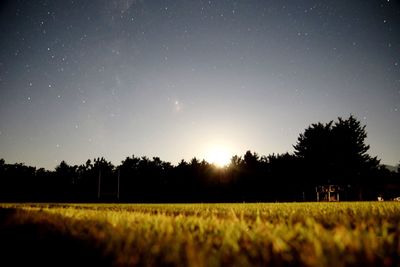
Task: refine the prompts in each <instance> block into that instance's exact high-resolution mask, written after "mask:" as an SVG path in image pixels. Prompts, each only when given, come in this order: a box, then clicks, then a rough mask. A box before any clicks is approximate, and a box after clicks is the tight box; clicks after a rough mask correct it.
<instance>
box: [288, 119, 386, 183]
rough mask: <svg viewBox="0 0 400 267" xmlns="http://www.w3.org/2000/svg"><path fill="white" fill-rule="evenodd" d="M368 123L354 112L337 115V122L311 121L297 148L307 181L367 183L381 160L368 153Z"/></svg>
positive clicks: (301, 135) (299, 139) (298, 141)
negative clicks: (355, 115) (356, 116)
mask: <svg viewBox="0 0 400 267" xmlns="http://www.w3.org/2000/svg"><path fill="white" fill-rule="evenodd" d="M365 127H366V126H365V125H361V123H360V121H358V120H357V119H356V118H355V117H354V116H353V115H351V116H350V117H349V118H347V119H342V118H338V120H337V121H336V122H335V123H333V122H332V121H331V122H329V123H327V124H322V123H318V124H312V125H311V126H310V127H308V128H307V129H306V130H305V131H304V133H302V134H300V136H299V138H298V140H297V144H296V145H294V149H295V155H296V156H298V157H299V158H300V159H302V161H303V164H304V165H303V166H304V171H305V172H303V175H305V176H306V177H307V178H309V179H308V182H310V183H311V184H313V185H317V184H321V183H329V182H330V183H341V184H353V185H360V184H363V183H365V182H366V179H367V176H368V173H370V172H371V171H373V170H376V169H377V167H378V165H379V160H378V159H377V158H376V157H371V156H370V155H369V154H368V150H369V145H367V144H366V143H365V140H366V138H367V132H366V129H365ZM363 179H364V180H363Z"/></svg>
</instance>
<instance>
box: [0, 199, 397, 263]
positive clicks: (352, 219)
mask: <svg viewBox="0 0 400 267" xmlns="http://www.w3.org/2000/svg"><path fill="white" fill-rule="evenodd" d="M0 207H2V209H0V240H2V242H3V243H7V244H8V245H6V249H2V252H1V253H2V254H3V255H1V256H2V258H3V259H4V257H6V258H7V260H10V259H11V260H15V263H16V264H17V265H19V264H26V263H32V262H34V261H36V262H39V263H40V264H42V265H48V266H50V265H58V266H71V265H74V266H77V265H80V266H83V265H85V266H87V265H95V266H161V265H162V266H166V265H168V266H261V265H262V266H266V265H272V266H400V258H399V255H400V241H399V238H400V204H399V203H395V202H384V203H378V202H374V203H372V202H359V203H279V204H121V205H119V204H114V205H111V204H70V205H64V204H62V205H61V204H60V205H51V204H49V205H46V204H23V205H21V204H2V205H0ZM23 255H28V258H29V260H28V259H27V258H25V257H24V256H23Z"/></svg>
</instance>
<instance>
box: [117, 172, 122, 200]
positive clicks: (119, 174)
mask: <svg viewBox="0 0 400 267" xmlns="http://www.w3.org/2000/svg"><path fill="white" fill-rule="evenodd" d="M120 176H121V170H120V169H118V180H117V199H118V200H119V178H120Z"/></svg>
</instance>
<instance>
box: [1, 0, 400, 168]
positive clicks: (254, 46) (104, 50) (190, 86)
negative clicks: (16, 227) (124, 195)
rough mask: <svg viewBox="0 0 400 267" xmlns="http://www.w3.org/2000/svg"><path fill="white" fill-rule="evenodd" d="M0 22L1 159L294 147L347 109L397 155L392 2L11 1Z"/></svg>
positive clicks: (387, 159) (397, 31)
mask: <svg viewBox="0 0 400 267" xmlns="http://www.w3.org/2000/svg"><path fill="white" fill-rule="evenodd" d="M0 32H1V35H0V158H4V159H5V160H6V162H8V163H15V162H24V163H25V164H28V165H33V166H37V167H45V168H48V169H54V167H55V166H56V165H57V164H59V162H60V161H61V160H66V161H67V162H68V163H70V164H81V163H84V162H85V161H86V160H87V159H89V158H91V159H93V158H94V157H100V156H104V157H105V158H106V159H107V160H110V161H111V162H113V163H114V164H119V163H120V162H121V160H123V159H124V158H125V157H127V156H131V155H132V154H135V155H136V156H147V157H150V158H151V157H153V156H159V157H160V158H161V159H162V160H165V161H169V162H171V163H173V164H176V163H178V162H179V161H180V160H181V159H185V160H190V159H191V158H193V157H195V156H196V157H198V158H205V157H206V154H207V151H209V150H210V149H213V147H216V146H220V147H224V149H226V150H228V151H229V153H231V154H232V155H234V154H238V155H243V154H244V153H245V151H246V150H252V151H256V152H257V153H259V154H261V155H268V154H272V153H285V152H292V151H293V145H294V144H295V143H296V140H297V137H298V135H299V134H300V133H301V132H303V131H304V129H305V128H306V127H308V126H309V125H310V124H311V123H315V122H319V121H320V122H328V121H330V120H335V119H336V118H337V117H338V116H342V117H348V116H349V115H350V114H353V115H355V116H356V117H357V118H358V119H359V120H360V121H361V122H362V123H363V124H365V125H367V128H366V129H367V132H368V139H367V143H368V144H370V145H371V149H370V154H371V155H373V156H375V155H376V156H378V158H380V159H381V161H382V163H385V164H391V165H395V164H398V163H399V160H400V3H399V2H398V1H393V0H384V1H383V0H352V1H348V0H335V1H334V0H332V1H327V0H321V1H312V0H297V1H294V0H291V1H285V0H282V1H268V0H265V1H256V0H254V1H253V0H243V1H233V0H230V1H227V0H219V1H216V0H215V1H189V0H162V1H161V0H113V1H111V0H92V1H89V0H86V1H85V0H74V1H68V0H53V1H50V0H48V1H45V0H35V1H28V0H15V1H14V0H12V1H11V0H10V1H1V4H0Z"/></svg>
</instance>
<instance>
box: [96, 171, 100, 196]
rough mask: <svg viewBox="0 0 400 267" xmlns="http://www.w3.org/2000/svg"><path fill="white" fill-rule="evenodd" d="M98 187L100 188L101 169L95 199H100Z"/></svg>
mask: <svg viewBox="0 0 400 267" xmlns="http://www.w3.org/2000/svg"><path fill="white" fill-rule="evenodd" d="M100 189H101V171H99V183H98V188H97V199H100V192H101V191H100Z"/></svg>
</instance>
